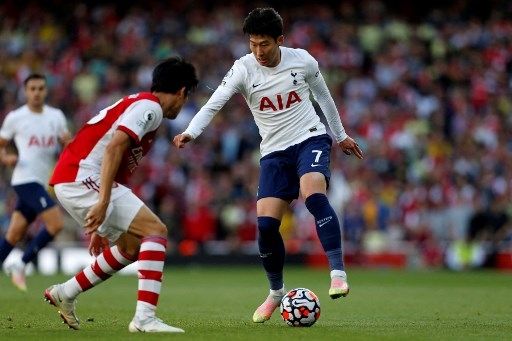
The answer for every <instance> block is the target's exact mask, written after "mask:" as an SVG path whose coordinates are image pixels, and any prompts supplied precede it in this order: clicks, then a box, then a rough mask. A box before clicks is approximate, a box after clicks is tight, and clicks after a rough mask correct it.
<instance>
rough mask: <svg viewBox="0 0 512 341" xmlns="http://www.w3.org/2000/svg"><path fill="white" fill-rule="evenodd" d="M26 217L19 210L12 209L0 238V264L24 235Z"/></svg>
mask: <svg viewBox="0 0 512 341" xmlns="http://www.w3.org/2000/svg"><path fill="white" fill-rule="evenodd" d="M28 225H29V224H28V222H27V219H25V217H24V216H23V214H21V212H19V211H14V212H13V213H12V215H11V221H10V223H9V227H8V228H7V232H6V234H5V237H4V238H1V239H0V265H2V264H3V263H4V261H5V259H6V258H7V256H9V254H10V253H11V251H12V249H13V248H14V247H15V246H16V244H17V243H18V242H19V241H20V240H21V239H22V238H23V236H25V234H26V233H27V229H28Z"/></svg>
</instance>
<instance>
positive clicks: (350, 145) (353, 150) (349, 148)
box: [338, 136, 363, 159]
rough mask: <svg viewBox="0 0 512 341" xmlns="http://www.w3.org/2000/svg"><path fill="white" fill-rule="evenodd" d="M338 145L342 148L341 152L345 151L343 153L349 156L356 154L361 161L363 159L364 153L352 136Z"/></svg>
mask: <svg viewBox="0 0 512 341" xmlns="http://www.w3.org/2000/svg"><path fill="white" fill-rule="evenodd" d="M338 145H339V146H340V148H341V150H343V153H345V154H347V155H352V154H354V155H355V156H357V157H358V158H359V159H362V158H363V152H362V151H361V148H359V145H358V144H357V143H356V141H354V139H353V138H351V137H350V136H347V138H346V139H344V140H343V141H341V142H338Z"/></svg>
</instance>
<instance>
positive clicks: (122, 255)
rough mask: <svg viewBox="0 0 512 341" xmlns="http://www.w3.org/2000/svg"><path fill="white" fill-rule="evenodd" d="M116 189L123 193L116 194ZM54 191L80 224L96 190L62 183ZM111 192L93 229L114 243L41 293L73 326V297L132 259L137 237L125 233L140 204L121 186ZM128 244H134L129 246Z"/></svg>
mask: <svg viewBox="0 0 512 341" xmlns="http://www.w3.org/2000/svg"><path fill="white" fill-rule="evenodd" d="M117 190H120V191H123V192H122V193H120V194H118V193H116V192H117ZM55 193H56V195H57V197H58V198H59V201H60V202H61V204H62V206H63V207H64V208H65V209H66V210H67V211H68V212H69V213H70V215H71V216H72V217H73V218H74V219H75V220H76V221H77V222H78V223H79V224H80V225H82V226H83V225H84V223H85V221H84V218H85V215H86V214H87V212H88V210H89V208H90V207H91V206H92V205H93V204H94V203H95V202H96V200H97V192H95V191H94V190H91V189H89V188H87V187H86V186H81V185H76V184H62V185H58V186H55ZM112 194H113V195H114V197H115V199H113V200H112V201H111V203H110V205H109V208H108V209H107V216H106V218H105V220H104V222H103V224H102V225H101V226H100V227H99V228H98V231H97V232H98V234H100V235H104V236H106V237H108V238H109V240H110V241H111V242H117V243H118V244H117V243H116V245H113V246H112V247H110V248H106V249H104V250H103V252H102V253H100V254H99V255H98V256H97V257H96V258H95V259H94V260H93V262H92V263H91V265H89V266H88V267H86V268H85V269H83V270H81V271H80V272H78V273H77V274H76V275H75V276H73V277H72V278H70V279H69V280H68V281H66V282H64V283H62V284H56V285H53V286H51V287H49V288H48V289H46V291H45V293H44V297H45V299H46V300H47V301H48V302H50V303H51V304H52V305H54V306H56V307H57V308H58V309H59V313H60V315H61V317H62V319H63V320H64V322H65V323H66V324H67V325H68V326H69V327H70V328H73V329H79V320H78V318H77V316H76V314H75V302H76V298H77V296H78V295H79V294H80V293H82V292H84V291H87V290H89V289H91V288H93V287H95V286H97V285H98V284H100V283H103V282H104V281H105V280H107V279H109V278H110V277H111V276H112V275H113V274H115V273H116V272H117V271H119V270H121V269H123V268H124V267H125V266H127V265H128V264H131V263H133V262H134V260H136V255H137V253H138V245H139V244H140V242H139V240H138V238H134V237H129V236H127V234H126V233H125V232H126V231H127V230H128V227H129V226H130V223H131V221H132V220H133V219H134V217H135V216H137V214H138V212H139V210H140V209H141V207H142V206H143V203H142V201H141V200H140V199H138V198H137V197H136V196H135V195H134V194H133V193H131V192H130V191H129V190H127V189H126V188H121V186H119V187H118V188H116V191H113V192H112ZM76 198H79V199H78V200H77V199H76ZM132 244H135V246H133V247H131V245H132ZM120 245H121V246H120ZM127 250H132V252H131V253H130V252H127ZM133 250H134V251H133Z"/></svg>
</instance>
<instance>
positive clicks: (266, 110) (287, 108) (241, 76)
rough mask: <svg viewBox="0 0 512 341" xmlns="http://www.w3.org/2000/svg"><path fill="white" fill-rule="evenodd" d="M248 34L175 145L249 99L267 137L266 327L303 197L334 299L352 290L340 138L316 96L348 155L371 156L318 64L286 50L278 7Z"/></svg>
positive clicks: (253, 20)
mask: <svg viewBox="0 0 512 341" xmlns="http://www.w3.org/2000/svg"><path fill="white" fill-rule="evenodd" d="M243 31H244V33H245V34H248V36H249V46H250V50H251V52H252V53H251V54H248V55H246V56H244V57H242V58H240V59H238V60H237V61H235V63H234V65H233V67H232V68H231V70H229V71H228V73H227V75H226V76H225V77H224V79H223V81H222V83H221V85H220V86H219V87H218V88H217V89H216V90H215V92H214V93H213V95H212V96H211V98H210V99H209V100H208V102H207V103H206V104H205V105H204V106H203V107H202V108H201V110H200V111H199V112H198V113H197V114H196V115H195V116H194V118H193V119H192V121H191V122H190V124H189V126H188V127H187V129H186V130H185V131H184V132H183V133H181V134H179V135H177V136H175V137H174V139H173V143H174V144H175V145H176V146H177V147H178V148H183V147H184V146H185V144H186V143H188V142H190V141H191V140H193V139H195V138H197V136H199V135H200V134H201V133H202V132H203V130H204V129H205V128H206V126H207V125H208V124H209V122H210V121H211V120H212V118H213V117H214V115H215V114H216V113H217V112H218V111H219V110H220V109H221V108H222V107H223V106H224V104H225V103H226V102H227V101H228V100H229V99H230V98H231V97H232V96H233V95H234V94H235V93H240V94H242V95H243V96H244V98H245V100H246V102H247V105H248V106H249V109H250V110H251V112H252V114H253V116H254V119H255V122H256V125H257V126H258V129H259V133H260V135H261V137H262V141H261V146H260V147H261V155H262V158H261V160H260V168H261V169H260V180H259V186H258V201H257V205H256V206H257V216H258V231H259V235H258V246H259V252H260V258H261V260H262V263H263V267H264V269H265V271H266V274H267V278H268V281H269V284H270V294H269V295H268V297H267V298H266V300H265V301H264V302H263V304H261V305H260V306H259V307H258V308H257V309H256V311H255V312H254V315H253V321H254V322H257V323H261V322H265V321H266V320H268V319H270V317H271V315H272V313H273V311H274V310H275V309H276V308H277V307H278V306H279V302H280V300H281V298H282V297H283V295H284V294H285V293H286V291H285V288H284V282H283V265H284V255H285V250H284V243H283V239H282V237H281V234H280V233H279V226H280V224H281V219H282V217H283V214H284V212H285V210H286V208H287V206H288V205H289V203H290V202H291V201H292V200H294V199H296V198H298V195H299V192H300V193H301V195H302V197H303V198H304V199H305V203H306V206H307V208H308V210H309V211H310V212H311V213H312V214H313V216H314V217H315V221H316V228H317V233H318V237H319V239H320V242H321V244H322V246H323V249H324V251H325V253H326V255H327V258H328V260H329V266H330V269H331V272H330V275H331V285H330V289H329V295H330V297H331V298H333V299H335V298H339V297H341V296H346V295H347V294H348V292H349V286H348V283H347V275H346V273H345V271H344V266H343V256H342V249H341V231H340V224H339V222H338V218H337V217H336V214H335V212H334V210H333V209H332V207H331V205H330V204H329V201H328V199H327V197H326V190H327V185H328V180H329V177H330V171H329V162H330V150H331V144H332V139H331V137H330V136H329V135H327V133H326V128H325V126H324V125H323V124H322V123H321V122H320V118H319V117H318V115H317V114H316V113H315V109H314V107H313V105H312V103H311V101H310V99H309V94H310V91H311V92H312V93H313V96H314V97H315V99H316V101H317V102H318V104H319V105H320V108H321V109H322V111H323V113H324V115H325V117H326V118H327V122H328V124H329V126H330V128H331V130H332V132H333V134H334V137H335V139H336V144H337V145H338V146H339V147H340V148H341V149H342V150H343V152H345V154H348V155H350V154H354V155H355V156H356V157H358V158H360V159H362V158H363V154H362V152H361V149H360V148H359V146H358V145H357V143H356V142H355V141H354V140H353V139H352V138H351V137H349V136H348V135H347V134H346V133H345V130H344V128H343V125H342V123H341V120H340V117H339V114H338V110H337V109H336V106H335V104H334V101H333V99H332V97H331V95H330V93H329V90H328V88H327V86H326V84H325V81H324V79H323V77H322V74H321V73H320V70H319V68H318V63H317V61H316V60H315V59H314V58H313V57H312V56H311V55H310V54H309V53H308V52H307V51H305V50H302V49H292V48H286V47H283V46H281V45H282V43H283V40H284V37H283V20H282V18H281V16H280V15H279V14H278V13H277V12H276V11H275V10H274V9H272V8H257V9H255V10H253V11H252V12H251V13H249V15H248V16H247V18H246V19H245V21H244V25H243Z"/></svg>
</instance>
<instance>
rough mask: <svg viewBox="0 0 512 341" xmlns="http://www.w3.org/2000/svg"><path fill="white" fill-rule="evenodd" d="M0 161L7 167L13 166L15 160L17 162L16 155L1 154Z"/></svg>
mask: <svg viewBox="0 0 512 341" xmlns="http://www.w3.org/2000/svg"><path fill="white" fill-rule="evenodd" d="M1 161H2V163H3V164H4V165H6V166H7V167H14V166H15V165H16V162H18V155H16V154H3V155H2V159H1Z"/></svg>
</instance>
